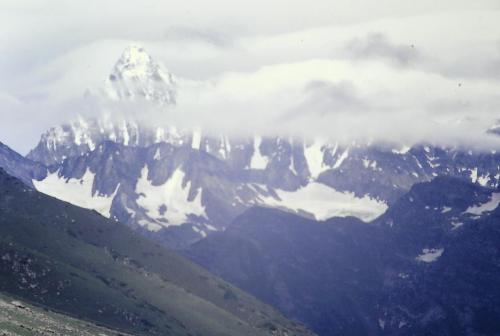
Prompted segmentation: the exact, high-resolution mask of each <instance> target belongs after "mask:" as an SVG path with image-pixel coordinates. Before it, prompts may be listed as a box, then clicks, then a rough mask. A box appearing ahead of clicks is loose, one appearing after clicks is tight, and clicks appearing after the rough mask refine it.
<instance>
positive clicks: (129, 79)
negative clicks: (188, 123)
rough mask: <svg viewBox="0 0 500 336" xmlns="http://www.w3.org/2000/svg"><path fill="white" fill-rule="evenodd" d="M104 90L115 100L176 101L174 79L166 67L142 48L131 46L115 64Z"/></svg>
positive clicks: (171, 102)
mask: <svg viewBox="0 0 500 336" xmlns="http://www.w3.org/2000/svg"><path fill="white" fill-rule="evenodd" d="M105 93H106V95H107V96H108V97H109V98H111V99H113V100H122V99H127V100H136V99H137V98H142V99H146V100H149V101H156V102H158V103H160V104H174V103H175V81H174V79H173V76H172V74H171V73H170V72H169V71H168V70H167V69H166V68H165V66H163V65H162V64H161V63H158V62H156V61H155V60H153V58H152V57H151V56H150V55H149V54H148V53H147V52H146V51H145V50H144V48H143V47H141V46H137V45H130V46H128V47H127V48H126V49H125V50H124V51H123V53H122V55H121V57H120V58H119V59H118V61H117V62H116V64H115V66H114V67H113V70H112V72H111V74H110V75H109V77H108V79H107V81H106V90H105Z"/></svg>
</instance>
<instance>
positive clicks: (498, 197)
mask: <svg viewBox="0 0 500 336" xmlns="http://www.w3.org/2000/svg"><path fill="white" fill-rule="evenodd" d="M498 204H500V193H492V194H491V196H490V199H489V201H488V202H486V203H483V204H479V205H473V206H471V207H469V208H467V210H465V213H468V214H472V215H477V216H479V215H482V214H483V213H485V212H488V211H493V210H495V209H496V208H497V207H498Z"/></svg>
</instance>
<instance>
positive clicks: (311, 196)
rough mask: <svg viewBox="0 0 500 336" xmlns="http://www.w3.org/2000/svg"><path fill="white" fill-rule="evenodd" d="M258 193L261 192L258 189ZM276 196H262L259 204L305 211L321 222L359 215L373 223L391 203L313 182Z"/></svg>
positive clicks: (278, 191)
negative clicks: (357, 195)
mask: <svg viewBox="0 0 500 336" xmlns="http://www.w3.org/2000/svg"><path fill="white" fill-rule="evenodd" d="M263 188H264V187H263ZM255 190H256V191H257V192H258V189H255ZM276 194H277V195H278V198H274V197H272V196H261V197H260V198H259V201H258V202H259V203H261V204H263V205H266V206H270V207H278V208H285V209H289V210H292V211H294V212H299V211H304V212H307V213H309V214H312V215H313V216H314V217H315V218H316V219H317V220H325V219H328V218H331V217H347V216H355V217H358V218H360V219H362V220H364V221H370V220H373V219H375V218H376V217H378V216H380V215H381V214H383V213H384V212H385V211H386V210H387V204H385V203H383V202H379V201H377V200H375V199H372V198H370V197H369V196H366V195H365V196H364V197H361V198H360V197H356V196H355V195H354V194H353V193H349V192H340V191H337V190H335V189H333V188H331V187H329V186H327V185H325V184H322V183H317V182H312V183H309V184H308V185H307V186H305V187H302V188H300V189H298V190H296V191H284V190H276Z"/></svg>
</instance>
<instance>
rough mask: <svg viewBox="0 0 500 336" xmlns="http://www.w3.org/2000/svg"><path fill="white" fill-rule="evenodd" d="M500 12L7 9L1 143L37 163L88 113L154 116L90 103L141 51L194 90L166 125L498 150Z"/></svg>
mask: <svg viewBox="0 0 500 336" xmlns="http://www.w3.org/2000/svg"><path fill="white" fill-rule="evenodd" d="M283 8H286V10H282V9H283ZM499 9H500V3H499V2H498V1H496V0H492V1H488V0H477V1H474V2H471V1H466V0H455V1H451V0H446V1H440V2H439V3H436V2H435V1H431V0H422V1H419V2H418V3H412V5H411V6H409V5H408V2H406V1H401V0H381V1H376V2H373V1H366V0H338V1H335V2H333V3H332V2H331V1H327V0H318V1H317V2H315V3H314V6H312V5H311V3H310V2H308V1H305V0H292V1H290V0H287V1H285V0H276V1H275V2H273V6H272V7H270V6H269V4H268V2H265V1H264V0H256V1H253V2H251V3H250V2H248V3H246V2H234V1H228V0H216V1H215V2H206V1H201V0H185V1H182V2H180V3H176V4H175V5H173V4H171V3H168V2H160V1H153V0H146V1H141V2H138V1H135V0H133V1H127V2H123V1H121V0H105V1H103V0H99V1H98V0H88V1H81V0H75V1H73V2H71V4H69V3H68V2H67V1H63V0H50V1H49V0H38V1H11V0H5V1H2V4H1V5H0V72H1V73H2V76H1V77H0V91H2V92H4V94H3V95H4V99H0V118H1V124H2V125H1V128H0V130H1V132H2V133H1V134H2V139H4V141H7V142H8V143H9V144H11V145H13V146H14V147H15V148H17V149H20V150H21V151H23V152H25V151H26V149H27V148H29V147H30V146H33V145H34V144H35V142H36V139H37V138H38V135H39V134H40V133H41V132H43V131H44V130H45V129H46V128H47V127H48V125H53V124H59V123H61V122H64V121H67V120H71V119H72V118H75V117H76V115H77V114H84V115H88V116H96V115H99V114H100V113H102V111H103V110H113V111H115V112H114V113H116V114H117V115H119V114H120V113H123V111H127V112H126V114H127V115H128V116H130V115H133V114H134V113H135V112H134V111H138V113H139V111H143V110H148V111H149V110H154V108H153V107H150V106H142V105H141V104H139V105H131V106H128V107H126V106H123V105H120V104H119V105H115V106H98V104H96V103H95V102H90V101H89V100H85V99H83V98H82V97H83V94H84V92H85V91H86V90H87V89H89V88H90V89H95V88H98V87H99V86H100V85H102V82H103V80H104V79H105V78H106V77H107V76H108V75H109V71H110V70H111V68H112V66H113V63H114V62H115V61H116V59H117V58H118V57H119V55H120V54H121V52H122V50H123V49H124V48H125V46H126V45H128V44H129V43H132V42H133V43H139V44H142V45H143V46H144V47H145V48H146V50H148V52H149V53H150V54H151V55H152V56H153V57H154V58H155V59H157V60H159V61H161V62H163V63H164V64H165V65H166V66H167V68H168V69H169V70H170V71H171V72H173V73H174V75H175V76H176V77H177V78H178V79H179V81H180V82H181V85H180V87H179V99H178V102H179V103H178V105H177V106H176V107H175V108H174V109H172V110H169V111H158V112H154V111H152V112H151V113H152V114H153V115H155V117H154V119H153V120H154V122H155V123H159V122H163V123H175V124H179V125H185V126H186V127H188V126H192V125H194V124H197V123H198V124H201V125H202V126H203V127H204V128H206V129H207V131H210V132H214V133H215V132H225V133H233V134H235V135H239V134H251V133H261V134H263V135H265V134H268V135H273V134H281V135H286V136H289V135H294V136H301V137H302V136H304V137H309V138H310V137H330V138H338V139H342V140H343V141H353V140H355V139H359V138H365V139H372V138H375V139H383V140H392V141H400V142H401V141H402V142H417V141H422V140H428V139H432V140H435V141H440V142H444V143H459V142H462V141H468V142H475V143H479V142H481V141H488V142H489V141H490V140H489V139H490V138H487V139H485V138H484V130H485V129H486V128H488V125H489V123H491V122H492V120H496V119H498V118H497V117H496V115H497V114H498V113H497V106H498V104H499V97H498V90H497V86H498V79H499V71H500V70H498V69H500V61H499V60H500V47H499V42H498V41H499V40H500V35H499V34H498V31H499V30H498V28H499V23H498V22H500V21H499V20H498V17H500V11H499ZM412 46H413V47H412ZM5 97H9V98H5ZM13 102H14V103H13ZM148 113H149V112H148ZM395 125H396V126H395ZM13 129H19V130H20V132H22V133H23V134H28V136H27V137H26V136H19V135H16V134H14V132H13V131H12V130H13Z"/></svg>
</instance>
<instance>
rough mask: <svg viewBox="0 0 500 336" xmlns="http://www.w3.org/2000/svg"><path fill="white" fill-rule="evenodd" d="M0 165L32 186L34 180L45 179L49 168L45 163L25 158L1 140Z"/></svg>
mask: <svg viewBox="0 0 500 336" xmlns="http://www.w3.org/2000/svg"><path fill="white" fill-rule="evenodd" d="M0 167H1V168H3V169H4V170H5V171H6V172H8V173H9V174H11V175H14V176H16V177H17V178H19V179H20V180H22V181H23V182H24V183H26V184H27V185H30V186H33V180H37V179H43V178H45V177H46V176H47V170H46V168H45V167H44V165H43V164H40V163H37V162H33V161H31V160H29V159H26V158H24V157H23V156H22V155H21V154H18V153H17V152H16V151H14V150H13V149H11V148H9V147H8V146H6V145H5V144H3V143H1V142H0Z"/></svg>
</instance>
